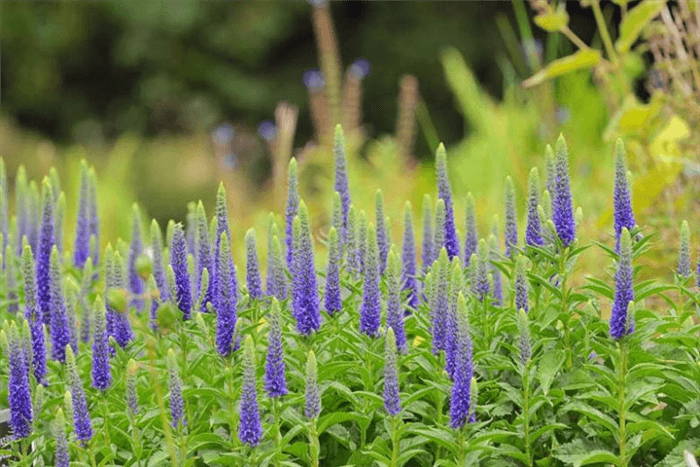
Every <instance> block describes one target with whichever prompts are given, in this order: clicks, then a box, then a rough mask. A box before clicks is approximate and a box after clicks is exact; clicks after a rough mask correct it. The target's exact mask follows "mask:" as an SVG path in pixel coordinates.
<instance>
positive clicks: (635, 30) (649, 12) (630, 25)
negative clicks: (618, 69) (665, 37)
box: [615, 0, 666, 54]
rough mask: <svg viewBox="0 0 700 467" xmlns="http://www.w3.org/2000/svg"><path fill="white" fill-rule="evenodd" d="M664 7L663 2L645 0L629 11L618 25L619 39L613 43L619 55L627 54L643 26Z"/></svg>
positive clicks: (663, 0) (661, 0)
mask: <svg viewBox="0 0 700 467" xmlns="http://www.w3.org/2000/svg"><path fill="white" fill-rule="evenodd" d="M665 6H666V1H665V0H646V1H644V2H642V3H640V4H639V5H637V6H635V7H634V8H632V9H631V10H629V11H628V12H627V15H626V16H625V17H623V19H622V23H620V37H619V38H618V39H617V42H616V43H615V48H616V49H617V51H618V52H620V53H621V54H624V53H627V52H629V50H630V48H631V47H632V44H634V41H636V40H637V38H638V37H639V35H640V34H641V33H642V30H643V29H644V26H646V25H647V24H649V23H650V22H651V20H652V19H654V18H655V17H656V15H658V14H659V13H660V12H661V10H663V9H664V7H665Z"/></svg>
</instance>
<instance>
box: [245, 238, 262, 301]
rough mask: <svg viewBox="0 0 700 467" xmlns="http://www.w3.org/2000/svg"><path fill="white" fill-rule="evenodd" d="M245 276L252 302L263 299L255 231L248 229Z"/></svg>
mask: <svg viewBox="0 0 700 467" xmlns="http://www.w3.org/2000/svg"><path fill="white" fill-rule="evenodd" d="M245 249H246V260H245V266H246V268H245V276H246V286H247V287H248V295H249V296H250V299H251V300H258V299H260V298H262V296H263V291H262V280H261V279H260V266H259V265H258V249H257V245H256V243H255V229H248V231H247V232H246V233H245Z"/></svg>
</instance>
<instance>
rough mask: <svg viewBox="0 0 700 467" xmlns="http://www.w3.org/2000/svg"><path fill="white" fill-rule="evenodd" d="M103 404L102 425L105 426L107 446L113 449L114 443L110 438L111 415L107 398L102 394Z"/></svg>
mask: <svg viewBox="0 0 700 467" xmlns="http://www.w3.org/2000/svg"><path fill="white" fill-rule="evenodd" d="M102 396H103V397H102V403H101V404H100V405H101V406H102V424H103V425H104V431H105V443H106V444H107V446H108V447H109V448H110V450H111V449H112V448H111V446H112V442H111V440H110V438H109V413H108V410H107V397H106V396H105V395H104V394H102Z"/></svg>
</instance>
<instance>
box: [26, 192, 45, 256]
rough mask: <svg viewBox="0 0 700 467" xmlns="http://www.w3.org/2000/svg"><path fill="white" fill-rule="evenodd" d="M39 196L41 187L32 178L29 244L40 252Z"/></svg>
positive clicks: (40, 212) (35, 250)
mask: <svg viewBox="0 0 700 467" xmlns="http://www.w3.org/2000/svg"><path fill="white" fill-rule="evenodd" d="M40 198H41V197H40V196H39V188H37V186H36V182H35V181H34V180H31V181H30V182H29V219H30V225H29V235H28V236H27V238H28V239H29V245H30V246H31V247H32V251H33V252H37V254H38V252H39V232H40V230H41V219H42V211H41V200H40Z"/></svg>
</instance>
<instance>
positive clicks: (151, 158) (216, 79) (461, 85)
mask: <svg viewBox="0 0 700 467" xmlns="http://www.w3.org/2000/svg"><path fill="white" fill-rule="evenodd" d="M698 5H699V2H698V0H681V1H679V2H674V3H673V4H668V5H667V4H666V3H665V2H663V1H657V0H651V1H650V0H647V1H642V2H627V1H626V0H615V1H612V2H600V1H598V0H581V1H580V2H575V1H569V2H559V3H556V2H548V1H546V0H531V1H528V2H523V1H516V2H513V3H510V2H331V3H326V2H323V1H315V2H284V3H272V2H175V3H171V2H155V1H153V2H122V1H114V2H112V1H108V2H95V3H91V2H90V3H89V2H29V1H27V2H2V3H1V4H0V9H1V10H0V13H1V14H0V18H1V19H0V22H1V24H0V25H1V36H0V39H1V44H2V50H1V51H2V54H1V58H0V66H1V69H2V73H1V75H0V78H1V79H0V91H1V104H2V105H1V108H0V151H1V155H2V157H4V159H5V162H6V164H7V170H8V177H9V183H10V186H12V185H13V180H14V174H15V171H16V169H17V167H18V166H19V165H20V164H24V165H25V166H26V168H27V172H28V174H29V177H30V178H35V179H40V178H41V177H43V175H44V174H46V173H48V169H49V167H51V166H55V167H56V168H57V169H58V171H59V173H60V175H61V178H62V181H63V184H62V186H63V188H64V190H65V191H66V192H67V193H66V194H67V196H68V207H69V211H68V214H67V224H66V226H67V228H66V240H67V241H71V240H72V225H73V224H72V221H73V219H74V218H75V203H76V199H77V197H76V192H77V186H78V185H77V183H76V180H77V177H78V170H77V168H78V164H79V161H80V159H82V158H85V159H87V160H88V162H89V163H90V164H92V165H94V166H95V167H96V170H97V173H98V177H99V179H100V194H99V196H100V202H101V209H102V216H103V219H104V222H105V226H104V228H103V229H104V230H103V231H104V235H103V239H105V241H107V240H112V241H113V240H114V239H115V238H116V237H118V236H120V237H122V238H127V237H128V235H129V215H128V210H129V208H130V206H131V204H132V203H133V202H138V204H139V205H140V206H141V208H142V210H143V212H144V216H147V217H149V218H150V217H154V218H156V219H158V220H159V222H160V223H161V226H163V227H164V226H165V223H166V222H167V220H168V219H171V218H173V219H176V220H178V221H184V220H185V219H186V216H187V212H188V203H190V202H192V201H196V200H198V199H201V200H202V201H203V202H204V205H205V207H206V208H207V212H208V213H209V214H210V215H211V214H213V206H214V200H215V193H216V186H217V185H218V183H219V181H220V180H223V181H224V183H225V184H226V186H227V188H228V194H229V208H230V211H231V215H232V218H233V219H232V228H233V230H234V238H238V239H240V241H239V242H238V244H237V246H236V250H237V251H238V252H239V257H240V255H241V253H242V251H243V242H242V238H243V232H245V230H246V229H248V228H250V227H251V226H256V227H257V228H258V235H259V236H260V237H262V235H263V232H264V231H265V229H266V221H265V219H266V217H267V213H268V212H269V211H274V212H276V213H278V214H279V213H281V212H283V206H284V197H285V191H286V186H285V182H286V166H287V162H288V160H289V158H290V157H292V156H295V157H297V158H298V160H299V161H300V166H301V191H302V196H303V197H304V199H305V200H306V201H307V203H308V204H309V205H310V206H311V209H312V216H313V221H314V228H315V229H316V232H317V234H318V236H319V237H323V234H324V233H325V231H327V228H328V227H327V224H328V220H329V214H328V211H329V209H330V200H331V197H330V193H331V187H332V181H333V175H332V167H333V155H332V128H333V124H334V123H336V122H340V123H342V124H343V126H344V130H345V136H346V140H347V145H348V161H349V162H348V163H349V170H350V180H351V191H352V196H353V202H354V203H355V204H356V205H357V206H358V207H359V208H361V209H365V210H367V211H368V213H370V214H371V215H373V200H374V190H375V189H377V188H380V189H382V190H383V192H384V195H385V200H386V204H387V208H386V210H387V214H388V215H389V216H390V218H391V219H392V233H393V238H394V241H395V242H398V241H399V240H400V235H401V231H402V225H401V219H402V217H401V212H402V208H403V203H404V201H405V200H410V201H411V202H412V203H413V208H414V216H415V217H416V220H417V223H418V221H419V217H420V209H421V202H422V197H423V193H431V194H434V191H435V188H434V173H433V163H432V161H433V154H434V151H435V148H436V147H437V145H438V143H439V142H440V141H443V142H445V144H446V146H447V149H448V163H449V167H450V177H451V182H452V187H453V190H454V193H455V203H456V213H457V214H456V216H457V225H458V227H459V228H460V229H462V230H463V229H464V204H465V199H466V195H467V193H468V192H470V191H471V192H472V193H473V195H474V197H475V199H476V202H477V211H478V214H479V229H480V234H481V235H483V236H485V235H486V234H487V232H488V231H489V227H490V225H491V223H492V216H493V214H494V213H498V214H499V215H500V218H501V220H502V219H503V217H504V215H503V213H502V211H503V209H504V208H503V201H502V200H503V191H504V190H503V186H504V181H505V177H506V176H507V175H510V176H511V177H513V180H514V182H515V186H516V190H517V193H518V196H519V201H520V204H519V207H520V212H519V214H520V217H521V221H522V222H521V225H524V215H525V212H524V197H525V194H526V190H527V175H528V173H529V169H530V167H532V166H538V167H539V168H540V174H541V178H542V180H543V181H544V174H545V171H544V151H545V147H546V145H547V144H552V145H553V144H554V142H555V140H556V137H557V136H558V135H559V133H560V132H563V134H564V135H565V137H566V139H567V143H568V146H569V152H570V157H571V173H572V177H573V192H574V205H575V207H578V206H580V207H582V208H583V211H584V219H583V221H582V226H581V229H582V234H581V235H582V236H585V237H587V239H589V240H590V239H595V240H601V241H605V242H608V243H609V242H610V238H611V235H612V217H611V194H612V181H613V170H612V169H613V147H614V143H615V140H616V139H617V138H618V137H622V138H623V139H624V141H625V143H626V145H627V151H628V162H629V169H630V171H631V173H632V179H633V182H634V184H635V188H634V190H633V191H634V207H635V211H637V221H638V223H639V224H641V225H643V226H652V227H653V228H660V229H661V230H662V232H663V233H662V235H663V236H664V238H665V239H667V240H669V241H668V242H666V244H667V245H668V246H669V247H670V245H672V241H671V240H673V239H674V238H675V237H674V235H676V234H675V231H676V230H677V226H678V225H679V223H680V219H683V218H688V219H689V220H690V221H691V225H695V227H696V228H697V227H698V225H700V222H693V220H697V219H698V217H697V216H696V215H695V214H696V213H697V212H698V211H700V209H698V204H699V203H698V201H697V199H698V197H697V196H695V194H696V193H697V192H698V189H699V188H700V186H699V185H700V183H698V179H699V177H698V173H700V170H698V165H697V162H698V156H699V155H700V136H699V132H698V122H700V72H699V71H698V70H700V62H699V61H698V58H699V57H700V44H698V42H697V37H700V29H698V23H699V22H700V21H699V19H700V12H699V9H700V8H699V6H698ZM693 37H695V40H692V38H693ZM190 206H191V205H190ZM692 216H695V217H694V218H693V217H692ZM278 219H279V220H281V217H278ZM696 232H697V230H696ZM694 236H695V238H694V239H693V240H694V241H695V242H696V243H697V241H698V240H700V238H698V235H697V234H695V235H694ZM261 239H262V238H261ZM264 243H265V242H262V241H259V244H260V245H262V248H263V249H264ZM261 254H264V251H262V252H261ZM667 264H668V263H667V262H664V265H665V267H667ZM649 266H650V267H651V269H652V270H653V269H654V268H656V267H661V266H660V265H655V264H650V265H649Z"/></svg>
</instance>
